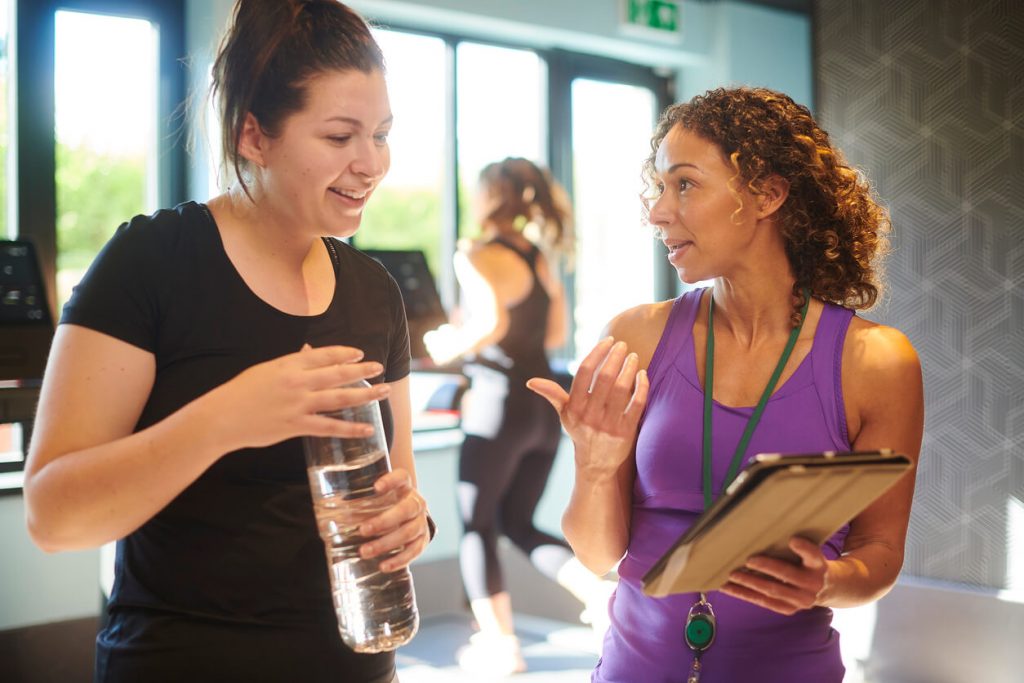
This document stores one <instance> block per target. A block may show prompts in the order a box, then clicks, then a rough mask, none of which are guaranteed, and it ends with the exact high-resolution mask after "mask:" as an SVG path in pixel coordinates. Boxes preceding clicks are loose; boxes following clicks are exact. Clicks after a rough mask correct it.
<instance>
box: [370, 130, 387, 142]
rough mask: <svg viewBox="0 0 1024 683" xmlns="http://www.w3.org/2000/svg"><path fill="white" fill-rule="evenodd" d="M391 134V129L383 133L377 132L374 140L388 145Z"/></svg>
mask: <svg viewBox="0 0 1024 683" xmlns="http://www.w3.org/2000/svg"><path fill="white" fill-rule="evenodd" d="M390 134H391V131H384V132H383V133H377V134H376V135H374V136H373V139H374V141H375V142H376V143H377V144H378V145H386V144H387V143H388V135H390Z"/></svg>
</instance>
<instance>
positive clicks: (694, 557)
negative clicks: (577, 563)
mask: <svg viewBox="0 0 1024 683" xmlns="http://www.w3.org/2000/svg"><path fill="white" fill-rule="evenodd" d="M911 464H912V463H911V460H910V458H908V457H907V456H905V455H900V454H898V453H894V452H892V451H890V450H879V451H868V452H836V451H828V452H825V453H806V454H795V455H783V454H779V453H775V454H760V455H757V456H755V457H754V460H753V462H751V463H750V464H749V465H747V466H746V467H745V468H744V469H743V470H741V471H740V473H739V475H738V476H737V477H736V479H735V480H733V482H732V483H731V484H730V485H729V487H728V488H727V489H726V491H725V493H723V494H722V495H721V496H719V498H718V500H716V501H715V502H714V503H713V504H712V505H711V507H710V508H708V509H707V510H706V511H705V512H704V513H703V514H702V515H701V516H700V517H698V518H697V520H696V521H695V522H694V524H693V526H691V527H690V528H689V530H687V531H686V533H684V534H683V535H682V536H681V537H679V539H678V540H676V542H675V543H673V544H672V547H671V548H669V550H668V551H667V552H666V553H665V554H664V555H663V556H662V557H661V558H660V559H659V560H658V561H657V562H655V563H654V566H653V567H651V569H650V570H649V571H648V572H647V573H646V574H645V575H644V578H643V589H644V593H645V594H647V595H650V596H653V597H662V596H665V595H671V594H673V593H696V592H701V591H705V592H706V591H711V590H715V589H717V588H720V587H721V586H722V585H723V584H725V583H726V581H727V580H728V577H729V574H730V573H731V572H732V571H733V570H735V569H738V568H740V567H742V566H743V565H744V564H745V563H746V561H747V558H749V557H750V556H752V555H771V556H773V557H779V558H782V559H788V560H791V561H798V558H797V557H796V554H795V553H793V551H792V550H790V549H789V539H790V538H791V537H793V536H802V537H804V538H807V539H810V540H811V541H813V542H815V543H818V544H819V545H820V544H822V543H824V542H825V541H826V540H828V538H829V537H831V536H832V535H833V534H835V533H836V532H837V531H838V530H839V529H840V528H841V527H842V526H843V525H844V524H846V523H847V522H849V521H850V520H851V519H853V518H854V517H856V516H857V515H858V514H859V513H860V512H861V511H862V510H863V509H864V508H866V507H867V506H868V505H870V504H871V503H872V502H873V501H874V500H875V499H877V498H878V497H879V496H881V495H882V494H883V493H884V492H885V491H886V490H887V489H888V488H889V487H890V486H892V485H893V484H895V483H896V480H898V479H899V478H900V477H901V476H903V474H904V473H905V472H906V471H907V470H908V469H910V466H911Z"/></svg>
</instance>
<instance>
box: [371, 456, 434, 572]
mask: <svg viewBox="0 0 1024 683" xmlns="http://www.w3.org/2000/svg"><path fill="white" fill-rule="evenodd" d="M375 488H376V489H377V490H378V493H384V492H387V491H394V492H396V493H397V495H398V496H399V500H398V502H397V503H395V504H394V505H393V506H391V507H390V508H388V509H387V510H385V511H384V512H383V513H381V514H379V515H376V516H375V517H373V518H371V519H369V520H367V521H366V522H363V523H362V524H360V525H359V533H360V534H361V535H363V536H369V537H373V536H377V537H376V538H374V539H373V540H372V541H370V542H368V543H364V544H363V545H362V546H360V548H359V554H360V555H361V556H362V557H364V558H370V557H377V556H378V555H384V554H391V553H393V554H391V555H390V556H389V557H387V558H385V559H384V560H383V561H382V562H381V565H380V566H381V570H382V571H385V572H389V571H395V570H396V569H400V568H402V567H404V566H406V565H408V564H409V563H410V562H412V561H413V560H414V559H415V558H416V557H417V556H419V555H420V554H421V553H422V552H423V550H424V548H426V545H427V543H428V542H429V540H430V532H429V527H428V525H427V518H426V511H427V505H426V501H425V500H423V497H422V496H421V495H420V494H419V493H418V492H417V491H416V490H415V489H414V488H413V487H412V481H411V479H410V477H409V475H408V473H407V472H405V471H404V470H395V471H394V472H390V473H389V474H386V475H384V476H383V477H381V478H380V479H379V480H378V481H377V483H376V485H375Z"/></svg>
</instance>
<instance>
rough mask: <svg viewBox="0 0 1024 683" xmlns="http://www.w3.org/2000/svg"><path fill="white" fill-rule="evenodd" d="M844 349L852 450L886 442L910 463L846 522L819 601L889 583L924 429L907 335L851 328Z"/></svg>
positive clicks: (834, 603)
mask: <svg viewBox="0 0 1024 683" xmlns="http://www.w3.org/2000/svg"><path fill="white" fill-rule="evenodd" d="M847 344H848V348H847V349H846V350H845V351H844V359H843V367H844V372H843V380H844V383H845V384H846V385H847V386H848V391H845V392H844V394H845V397H846V400H847V401H848V411H847V412H848V413H852V415H851V419H849V420H848V422H849V423H850V425H849V426H850V427H851V434H855V436H854V439H853V444H852V445H853V448H854V450H874V449H878V448H891V449H893V450H894V451H896V452H897V453H903V454H904V455H907V456H909V457H910V458H911V459H912V460H913V462H914V466H913V467H912V468H911V470H910V471H909V472H908V473H907V474H905V475H904V476H903V478H902V479H900V481H899V482H897V483H896V485H895V486H893V487H892V488H891V489H889V490H888V491H887V492H886V493H885V494H884V495H883V496H882V497H881V498H879V499H878V500H877V501H875V502H874V503H873V504H872V505H871V506H870V507H868V508H867V509H866V510H864V511H863V512H862V513H861V514H860V515H858V516H857V517H856V518H855V519H854V520H853V521H852V522H851V523H850V533H849V535H848V536H847V538H846V544H845V547H844V549H843V555H842V557H840V558H839V559H838V560H836V561H835V562H832V563H830V566H829V570H828V573H827V575H826V580H825V586H824V588H823V589H822V591H821V594H820V595H819V600H818V602H819V604H823V605H827V606H830V607H853V606H856V605H859V604H863V603H865V602H870V601H873V600H877V599H878V598H880V597H882V596H883V595H885V594H886V593H887V592H889V590H890V589H891V588H892V586H893V585H894V584H895V583H896V578H897V577H898V576H899V573H900V569H901V568H902V567H903V551H904V546H905V543H906V538H907V526H908V524H909V522H910V506H911V502H912V501H913V497H914V482H915V477H916V473H917V462H918V458H919V455H920V452H921V438H922V432H923V429H924V390H923V385H922V380H921V365H920V362H919V361H918V358H917V354H916V353H915V352H914V349H913V347H912V346H911V344H910V341H909V340H907V338H906V337H905V336H904V335H903V334H902V333H900V332H899V331H897V330H894V329H893V328H891V327H883V326H881V325H877V326H875V325H871V326H865V327H864V328H863V329H860V330H856V331H854V333H853V334H851V338H850V339H848V341H847Z"/></svg>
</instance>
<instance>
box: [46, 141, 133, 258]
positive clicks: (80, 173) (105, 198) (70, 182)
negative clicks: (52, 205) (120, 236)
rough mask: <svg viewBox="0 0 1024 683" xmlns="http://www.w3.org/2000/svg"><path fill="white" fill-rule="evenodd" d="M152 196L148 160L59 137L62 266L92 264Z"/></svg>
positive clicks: (59, 242) (58, 186) (59, 222)
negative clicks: (69, 143) (76, 144)
mask: <svg viewBox="0 0 1024 683" xmlns="http://www.w3.org/2000/svg"><path fill="white" fill-rule="evenodd" d="M145 201H146V160H145V157H144V156H142V155H139V156H137V157H122V156H110V155H104V154H98V153H96V152H95V151H93V150H91V149H89V148H87V147H75V148H71V147H68V146H67V145H64V144H61V143H57V243H58V245H57V263H58V268H60V269H64V268H69V269H82V268H87V267H88V266H89V264H90V263H91V262H92V260H93V258H95V257H96V253H97V252H98V251H99V250H100V248H101V247H102V246H103V245H104V244H106V242H107V240H108V239H110V236H111V235H112V234H113V233H114V230H115V229H117V226H118V225H120V224H121V223H123V222H124V221H125V220H127V219H128V218H130V217H131V216H134V215H136V214H138V213H141V212H142V210H143V207H144V206H145Z"/></svg>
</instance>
